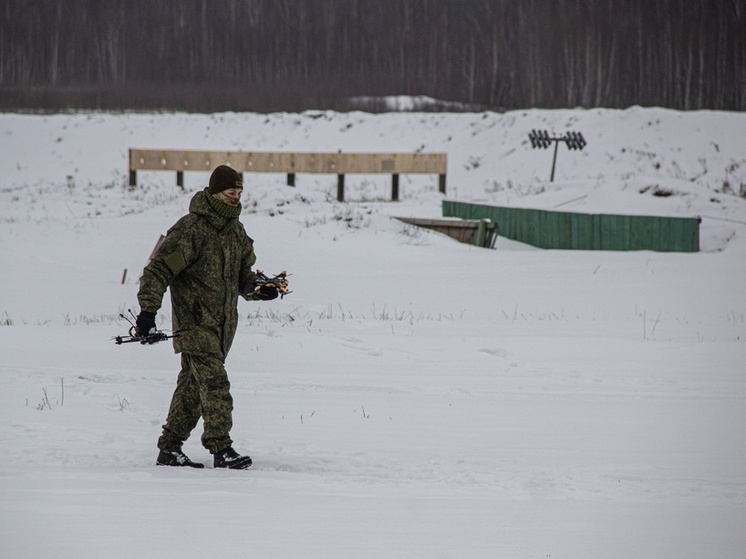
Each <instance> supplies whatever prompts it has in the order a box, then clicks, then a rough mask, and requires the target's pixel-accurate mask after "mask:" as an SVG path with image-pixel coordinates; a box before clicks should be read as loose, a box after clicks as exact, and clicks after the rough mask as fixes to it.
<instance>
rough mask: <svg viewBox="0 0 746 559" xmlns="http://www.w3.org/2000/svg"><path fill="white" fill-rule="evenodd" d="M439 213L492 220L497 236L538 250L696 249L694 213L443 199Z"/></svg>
mask: <svg viewBox="0 0 746 559" xmlns="http://www.w3.org/2000/svg"><path fill="white" fill-rule="evenodd" d="M443 216H444V217H460V218H462V219H485V218H487V219H491V220H492V221H494V222H496V223H497V224H498V226H499V228H500V235H501V236H503V237H506V238H508V239H512V240H514V241H519V242H522V243H527V244H530V245H533V246H536V247H540V248H552V249H576V250H655V251H660V252H698V251H699V223H700V221H701V220H700V218H698V217H656V216H641V215H612V214H581V213H571V212H553V211H547V210H533V209H525V208H508V207H504V206H486V205H482V204H468V203H464V202H454V201H450V200H444V201H443Z"/></svg>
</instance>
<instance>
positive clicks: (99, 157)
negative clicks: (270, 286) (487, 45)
mask: <svg viewBox="0 0 746 559" xmlns="http://www.w3.org/2000/svg"><path fill="white" fill-rule="evenodd" d="M533 128H536V129H547V130H550V131H551V132H556V133H564V132H565V131H568V130H573V131H580V132H582V133H583V135H584V136H585V138H586V139H587V140H588V146H587V147H586V149H585V150H584V151H582V152H577V151H575V152H570V151H568V150H567V149H566V148H565V147H564V146H561V147H560V151H559V155H558V160H557V172H556V177H555V182H553V183H550V182H548V179H549V173H550V169H551V158H552V153H551V149H550V150H547V151H541V150H532V149H531V146H530V144H529V142H528V132H529V131H530V130H531V129H533ZM744 129H746V115H744V114H741V113H720V112H708V111H703V112H696V113H681V112H675V111H669V110H663V109H643V108H639V107H637V108H631V109H628V110H624V111H617V110H602V109H598V110H569V111H542V110H527V111H516V112H510V113H506V114H497V113H479V114H474V113H472V114H448V113H438V114H425V113H403V114H382V115H370V114H364V113H349V114H337V113H330V112H307V113H303V114H271V115H255V114H231V113H223V114H215V115H187V114H100V113H82V114H80V113H79V114H63V115H17V114H0V154H2V156H0V448H2V462H1V463H0V557H2V558H3V559H6V558H7V559H15V558H25V557H56V558H61V559H68V558H70V559H72V558H75V559H79V558H81V557H91V558H99V557H106V558H150V557H153V558H155V557H164V556H169V557H170V556H174V557H184V558H208V557H223V558H229V557H230V558H233V557H236V558H239V557H273V558H274V557H277V558H285V557H293V558H294V557H298V558H308V557H375V558H377V559H379V558H382V557H422V558H431V557H444V558H445V557H470V558H471V557H480V558H481V557H485V558H486V557H490V558H492V557H498V558H503V557H505V558H538V559H546V558H549V557H551V558H552V559H577V558H589V559H590V558H593V559H597V558H619V559H631V558H643V557H644V558H671V559H685V558H692V559H693V558H703V557H711V558H718V559H726V558H728V559H737V558H743V557H744V556H746V531H745V530H744V518H746V321H745V318H744V317H745V315H746V283H745V282H744V280H745V278H746V224H745V223H746V198H744V197H743V195H744V194H745V193H746V192H745V191H746V149H744V143H743V130H744ZM130 147H144V148H173V149H179V148H183V149H214V150H220V149H226V150H229V149H232V150H241V149H244V150H267V151H271V150H287V151H313V150H318V151H336V150H339V149H341V150H344V151H384V152H388V151H415V150H421V151H425V152H441V151H445V152H447V153H448V156H449V173H448V194H447V196H448V198H451V199H457V200H462V201H476V202H479V203H493V204H510V205H514V206H522V207H534V208H541V209H553V208H558V209H561V210H563V211H579V212H596V213H634V214H645V215H668V216H697V215H699V216H701V217H702V224H701V228H700V232H701V246H702V252H700V253H698V254H671V253H655V252H631V253H622V252H586V251H543V250H538V249H535V248H532V247H529V246H526V245H521V244H519V243H515V242H511V241H508V240H506V239H498V241H497V246H496V250H488V249H480V248H475V247H472V246H468V245H464V244H459V243H457V242H455V241H453V240H451V239H449V238H447V237H444V236H441V235H438V234H435V233H431V232H428V231H425V230H420V229H417V228H414V227H412V226H408V225H404V224H403V223H401V222H399V221H397V220H394V219H392V218H391V216H415V217H438V216H440V202H441V200H442V199H443V198H442V195H440V194H439V193H438V192H437V177H435V176H414V175H402V177H401V185H400V196H401V198H402V201H401V202H399V203H391V202H387V201H386V200H387V199H388V198H389V196H390V180H391V179H390V177H388V176H348V177H347V194H348V198H349V200H350V202H348V203H344V204H340V203H338V202H336V201H335V200H334V198H335V196H336V177H335V176H333V175H329V176H326V175H299V176H298V177H297V183H296V184H297V186H296V188H290V187H287V186H285V184H284V183H285V176H284V175H246V176H245V180H246V182H247V183H248V185H249V186H248V188H247V189H246V191H245V194H244V213H243V214H242V221H243V223H244V224H245V226H246V229H247V231H248V233H249V235H251V236H252V237H253V238H254V239H255V243H256V250H257V254H258V258H259V260H258V262H257V267H258V268H260V269H262V270H264V271H266V272H268V273H276V272H278V271H280V270H282V269H287V270H288V272H289V273H291V274H292V276H291V277H290V284H291V289H292V290H293V293H292V294H291V295H289V296H288V297H286V298H285V299H283V300H277V301H273V302H270V303H246V302H243V301H242V302H240V303H239V305H240V312H241V317H242V318H241V323H240V325H239V332H238V335H237V338H236V341H235V343H234V345H233V350H232V352H231V355H230V357H229V359H228V362H227V369H228V371H229V375H230V377H231V380H232V386H233V388H232V392H233V396H234V399H235V406H236V409H235V415H234V421H235V426H234V430H233V432H232V435H233V437H234V439H235V447H236V448H237V449H238V450H239V451H242V452H248V453H249V454H251V456H252V457H253V458H254V462H255V465H254V467H253V468H252V469H251V470H249V471H245V472H232V471H217V470H213V469H212V468H211V467H210V466H211V462H210V460H209V458H210V457H209V456H208V454H207V452H206V451H205V450H204V449H202V448H201V446H200V444H199V431H195V433H194V436H193V437H192V438H191V439H190V440H189V441H188V442H187V444H186V445H185V451H186V452H187V454H189V456H190V457H191V458H192V459H194V460H198V461H203V462H205V463H206V464H208V468H207V469H205V470H201V471H195V470H189V471H183V470H181V469H172V468H159V467H156V466H154V461H155V457H156V454H157V449H156V447H155V442H156V439H157V437H158V435H159V433H160V427H161V425H162V423H163V421H164V420H165V413H166V411H167V406H168V403H169V400H170V397H171V393H172V391H173V388H174V385H175V379H176V374H177V372H178V368H179V359H178V356H176V355H174V354H173V352H172V350H171V347H170V345H169V344H167V343H162V344H158V345H155V346H152V347H141V346H139V345H129V346H116V345H115V344H114V343H113V342H112V341H111V338H112V337H113V336H116V335H118V334H125V333H126V330H127V328H128V325H127V324H126V322H124V321H123V320H121V319H120V318H118V317H119V314H120V313H121V312H125V313H126V312H127V309H132V310H133V311H135V313H136V312H137V310H138V309H137V307H136V297H135V296H136V292H137V279H138V276H139V273H140V271H141V270H142V267H143V266H144V264H145V262H146V260H147V257H148V255H149V254H150V251H151V249H152V248H153V246H154V244H155V242H156V240H157V239H158V236H159V235H160V234H162V233H164V232H165V230H166V229H167V228H168V227H169V226H170V225H171V224H172V223H173V222H174V221H175V220H176V219H177V218H178V217H180V216H181V215H183V213H185V211H186V208H187V205H188V201H189V199H190V198H191V196H192V195H193V193H194V192H195V191H196V190H198V189H200V188H202V187H203V186H204V185H205V184H206V181H207V178H208V174H206V173H192V174H190V173H187V174H186V175H185V181H186V191H185V192H182V191H181V190H179V189H178V188H177V187H176V186H175V176H174V174H173V173H144V172H141V173H139V182H140V186H139V187H138V188H137V189H136V190H129V189H128V188H127V187H126V182H127V149H128V148H130ZM739 195H741V196H739ZM125 269H126V270H127V276H126V279H125V280H124V282H122V278H123V275H124V270H125ZM159 322H160V324H161V326H162V327H163V328H165V329H168V328H170V308H169V306H168V304H166V306H165V307H164V309H163V311H162V312H161V313H160V314H159ZM198 429H199V428H198Z"/></svg>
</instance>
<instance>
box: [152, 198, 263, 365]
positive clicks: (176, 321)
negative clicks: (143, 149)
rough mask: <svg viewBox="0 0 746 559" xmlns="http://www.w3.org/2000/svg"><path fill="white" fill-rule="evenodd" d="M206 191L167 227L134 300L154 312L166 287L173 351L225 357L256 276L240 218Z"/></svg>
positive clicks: (249, 245) (248, 240) (223, 358)
mask: <svg viewBox="0 0 746 559" xmlns="http://www.w3.org/2000/svg"><path fill="white" fill-rule="evenodd" d="M208 196H210V194H208V193H207V192H206V191H205V190H203V191H201V192H198V193H197V194H195V195H194V197H193V198H192V201H191V203H190V204H189V213H188V214H187V215H185V216H184V217H182V218H181V219H180V220H179V221H177V222H176V224H175V225H174V226H173V227H171V229H169V230H168V233H167V234H166V236H165V238H164V239H163V240H162V242H161V243H160V245H159V246H158V247H157V249H156V251H155V254H154V255H153V258H152V260H151V261H150V263H149V264H148V265H147V266H145V269H144V270H143V274H142V277H141V278H140V290H139V291H138V294H137V299H138V302H139V303H140V308H141V309H142V310H144V311H150V312H153V313H155V312H157V311H158V309H160V307H161V304H162V301H163V295H164V294H165V292H166V289H167V288H169V287H170V290H171V304H172V310H173V328H174V330H180V331H181V336H180V337H178V338H174V349H175V351H176V353H179V352H184V353H200V354H213V355H216V356H217V357H219V358H220V359H221V360H223V361H225V358H226V356H227V355H228V351H229V350H230V347H231V344H232V343H233V337H234V336H235V334H236V327H237V326H238V309H237V305H238V297H239V295H241V294H242V291H243V288H244V287H245V286H247V285H249V284H251V283H252V282H253V281H254V279H255V278H256V275H255V274H254V272H253V271H252V269H251V267H252V266H253V265H254V262H255V261H256V255H255V254H254V241H253V240H252V239H251V238H250V237H249V236H248V235H247V234H246V231H245V230H244V227H243V225H242V224H241V222H240V221H239V220H238V219H237V218H226V217H222V216H221V215H219V214H218V213H217V212H216V211H215V210H214V209H213V207H212V205H211V203H210V202H213V201H211V200H208V199H207V197H208ZM213 203H214V202H213ZM245 298H247V299H250V297H245Z"/></svg>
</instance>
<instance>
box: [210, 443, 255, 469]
mask: <svg viewBox="0 0 746 559" xmlns="http://www.w3.org/2000/svg"><path fill="white" fill-rule="evenodd" d="M251 464H253V462H252V461H251V458H250V457H249V456H241V455H240V454H239V453H238V452H236V451H235V450H233V447H232V446H229V447H228V448H226V449H223V450H221V451H220V452H217V453H215V457H214V459H213V466H214V467H215V468H228V469H230V470H246V469H247V468H249V467H251Z"/></svg>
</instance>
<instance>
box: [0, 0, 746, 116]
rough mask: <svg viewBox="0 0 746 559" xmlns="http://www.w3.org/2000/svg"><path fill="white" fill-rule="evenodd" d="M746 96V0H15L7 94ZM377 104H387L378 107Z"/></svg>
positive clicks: (476, 98) (3, 80)
mask: <svg viewBox="0 0 746 559" xmlns="http://www.w3.org/2000/svg"><path fill="white" fill-rule="evenodd" d="M386 95H425V96H430V97H433V98H436V99H443V100H448V101H454V102H459V103H465V104H468V105H469V106H471V107H474V106H477V107H482V108H489V109H493V110H501V109H515V108H526V107H544V108H561V107H619V108H623V107H628V106H631V105H643V106H663V107H670V108H675V109H683V110H688V109H719V110H744V109H746V0H210V1H207V0H3V1H2V2H0V108H2V109H24V108H28V109H36V108H47V109H60V108H100V109H154V108H155V109H158V108H164V109H181V110H192V111H216V110H251V111H272V110H301V109H305V108H321V109H342V110H344V109H346V108H360V107H353V106H351V105H350V98H354V97H357V96H386ZM368 108H369V109H375V107H368Z"/></svg>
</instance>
